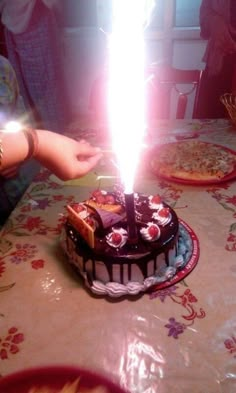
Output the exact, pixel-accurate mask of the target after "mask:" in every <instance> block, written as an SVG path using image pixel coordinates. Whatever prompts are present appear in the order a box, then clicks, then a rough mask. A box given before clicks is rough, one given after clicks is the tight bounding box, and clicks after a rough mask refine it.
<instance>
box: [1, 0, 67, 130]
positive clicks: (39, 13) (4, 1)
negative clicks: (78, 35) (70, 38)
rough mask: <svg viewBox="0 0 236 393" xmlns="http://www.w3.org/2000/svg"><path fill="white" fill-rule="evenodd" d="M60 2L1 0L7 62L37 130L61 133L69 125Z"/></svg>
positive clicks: (58, 0)
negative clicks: (14, 75)
mask: <svg viewBox="0 0 236 393" xmlns="http://www.w3.org/2000/svg"><path fill="white" fill-rule="evenodd" d="M60 5H61V1H60V0H0V13H1V22H2V24H3V26H4V33H5V41H6V48H7V54H8V56H7V57H8V59H9V61H10V63H11V64H12V66H13V67H14V70H15V72H16V76H17V80H18V83H19V86H20V91H21V94H22V97H23V100H24V104H25V107H26V110H27V111H28V113H29V114H31V115H32V116H33V119H34V121H35V126H36V127H38V128H43V129H49V130H52V131H55V132H59V133H62V132H64V131H65V130H66V128H67V126H68V123H69V122H70V111H69V106H68V101H69V100H68V98H67V91H66V84H65V75H64V71H63V58H62V51H63V46H62V34H61V32H62V28H60V27H61V25H60V23H59V21H60V18H62V16H61V13H60Z"/></svg>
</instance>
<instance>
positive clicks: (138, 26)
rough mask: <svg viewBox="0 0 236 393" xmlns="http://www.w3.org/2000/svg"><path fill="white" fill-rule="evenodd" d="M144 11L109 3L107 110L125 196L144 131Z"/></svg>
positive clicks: (127, 1) (139, 5) (123, 1)
mask: <svg viewBox="0 0 236 393" xmlns="http://www.w3.org/2000/svg"><path fill="white" fill-rule="evenodd" d="M144 9H145V0H113V24H112V33H111V36H110V42H109V87H108V108H109V118H110V126H111V131H112V141H113V150H114V151H115V153H116V155H117V160H118V166H119V170H120V175H121V179H122V182H123V183H124V186H125V193H132V192H133V183H134V178H135V172H136V168H137V164H138V159H139V153H140V150H141V145H142V139H143V134H144V129H145V124H144V123H145V122H144V120H145V118H144V108H145V101H144V99H145V94H144V58H145V56H144V35H143V26H144V22H145V20H144Z"/></svg>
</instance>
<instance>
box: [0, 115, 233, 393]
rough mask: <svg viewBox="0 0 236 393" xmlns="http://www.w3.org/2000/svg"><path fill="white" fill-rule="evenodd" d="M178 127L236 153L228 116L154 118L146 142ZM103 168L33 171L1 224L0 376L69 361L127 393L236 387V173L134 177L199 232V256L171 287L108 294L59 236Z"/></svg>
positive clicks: (86, 125) (219, 391)
mask: <svg viewBox="0 0 236 393" xmlns="http://www.w3.org/2000/svg"><path fill="white" fill-rule="evenodd" d="M85 129H86V131H84V130H85ZM93 130H95V131H96V132H95V134H94V135H97V136H98V135H100V134H101V135H102V133H103V132H102V130H103V128H102V126H100V125H98V124H97V125H96V124H94V123H93V122H88V121H87V120H86V121H84V122H81V123H80V130H79V131H78V133H79V134H80V133H81V131H82V133H81V134H83V133H85V134H86V133H87V135H89V133H90V134H91V135H93ZM99 133H100V134H99ZM176 136H181V137H183V138H186V137H193V138H200V139H201V140H204V141H211V142H214V143H218V144H223V145H225V146H227V147H230V148H233V149H235V150H236V132H235V130H234V129H233V128H232V127H231V125H230V123H228V121H226V120H221V119H220V120H212V121H207V120H206V121H200V120H189V121H187V120H186V121H182V122H165V121H163V122H161V123H160V124H158V125H156V126H155V125H153V127H152V128H151V129H150V130H149V142H150V141H152V143H155V142H156V141H157V140H158V141H159V142H160V143H162V142H166V141H174V140H176ZM98 139H99V137H98ZM150 143H151V142H150ZM104 168H105V164H104V163H101V168H97V169H96V174H94V173H90V174H89V175H87V176H86V177H84V178H83V179H79V180H76V181H72V182H62V181H60V180H59V179H57V178H56V177H55V176H54V175H52V174H51V173H50V172H48V171H47V170H42V171H41V172H40V173H39V174H38V175H37V177H36V178H35V180H34V181H33V182H32V184H31V185H30V187H29V188H28V190H27V192H26V193H25V194H24V196H23V198H22V199H21V200H20V202H19V203H18V205H17V207H16V208H15V210H14V211H13V213H12V214H11V216H10V218H9V220H8V221H7V222H6V224H5V225H4V227H3V228H2V231H1V237H0V250H1V251H0V292H1V293H0V297H1V300H0V324H1V330H0V374H1V375H2V376H3V375H6V374H10V373H12V372H15V371H17V370H21V369H22V368H29V367H34V366H44V365H52V364H53V365H61V364H66V365H73V366H75V365H77V366H80V367H81V366H82V367H85V368H89V369H91V370H94V371H96V372H98V373H100V374H103V375H108V376H109V378H110V379H111V380H112V381H114V382H118V383H119V384H120V385H121V386H123V387H124V388H127V389H128V390H129V391H130V392H132V393H167V392H168V393H169V392H172V393H179V392H181V393H187V392H188V393H189V392H192V393H235V391H236V312H235V310H236V296H235V288H236V286H235V283H236V281H235V280H236V258H235V256H236V254H235V252H236V182H235V181H232V182H229V183H221V184H217V185H211V186H190V185H181V184H175V183H173V182H172V183H171V182H168V181H163V180H161V179H157V178H156V177H155V176H154V175H153V174H151V173H146V175H145V176H143V174H140V176H139V178H138V179H137V184H136V190H138V191H140V192H146V193H157V192H158V193H160V194H161V195H162V196H163V198H164V199H165V200H168V203H170V204H171V206H173V207H174V208H175V209H176V212H177V214H178V216H179V217H180V218H181V219H183V220H184V221H185V222H186V223H188V225H189V226H190V227H191V228H192V229H193V230H194V232H195V234H196V235H197V237H198V240H199V244H200V257H199V261H198V263H197V265H196V267H195V269H194V270H193V271H192V272H191V273H190V274H189V275H188V276H187V277H185V279H184V280H183V281H181V282H179V283H177V284H175V285H174V286H171V287H168V288H166V289H163V290H159V291H155V292H153V293H151V294H143V295H139V296H134V297H124V298H118V299H112V298H107V297H97V296H94V295H92V294H91V293H90V292H89V291H88V290H86V289H85V287H84V284H83V281H82V280H81V279H80V278H78V276H76V275H75V273H74V272H73V271H72V270H71V268H70V266H69V264H68V263H67V261H66V258H65V256H64V254H63V252H62V250H61V248H60V245H59V239H60V232H61V228H62V225H63V220H64V213H65V211H66V210H65V206H66V205H67V204H68V203H69V202H71V201H78V200H83V199H84V198H85V197H87V196H88V192H89V191H90V190H93V189H94V188H95V187H96V186H97V182H96V177H97V174H99V173H100V172H99V171H100V170H101V171H104V170H105V169H104ZM106 182H107V184H106ZM106 186H108V180H104V182H103V183H102V187H106Z"/></svg>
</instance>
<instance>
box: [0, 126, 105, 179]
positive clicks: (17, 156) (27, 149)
mask: <svg viewBox="0 0 236 393" xmlns="http://www.w3.org/2000/svg"><path fill="white" fill-rule="evenodd" d="M32 157H34V158H35V159H36V160H37V161H39V162H40V163H41V164H42V165H43V166H45V167H46V168H48V169H49V170H50V171H52V172H53V173H54V174H55V175H56V176H58V177H59V178H60V179H62V180H70V179H75V178H79V177H81V176H84V175H86V173H88V172H89V171H90V170H92V169H93V168H94V167H95V166H96V165H97V163H98V161H99V160H100V158H101V157H102V153H101V150H100V149H99V148H96V147H93V146H91V145H90V144H89V143H88V142H86V141H83V140H82V141H79V142H78V141H75V140H74V139H72V138H69V137H67V136H64V135H61V134H57V133H54V132H51V131H46V130H24V131H18V132H15V133H7V132H2V133H1V132H0V174H3V173H5V172H6V171H7V169H8V168H11V167H14V166H17V165H19V164H21V163H22V162H24V161H26V160H29V159H30V158H32Z"/></svg>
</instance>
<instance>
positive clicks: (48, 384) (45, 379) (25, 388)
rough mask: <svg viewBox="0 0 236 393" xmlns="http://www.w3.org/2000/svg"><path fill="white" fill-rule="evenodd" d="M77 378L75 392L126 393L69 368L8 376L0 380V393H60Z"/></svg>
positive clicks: (86, 372)
mask: <svg viewBox="0 0 236 393" xmlns="http://www.w3.org/2000/svg"><path fill="white" fill-rule="evenodd" d="M78 378H79V382H78V389H77V390H76V392H77V391H78V392H80V391H81V392H84V393H90V391H91V392H93V393H95V392H96V390H95V388H98V387H104V388H106V391H107V393H128V392H127V391H124V390H123V389H122V388H121V387H119V386H118V385H116V384H114V383H113V382H111V381H110V380H109V379H107V378H106V377H104V376H101V375H98V374H96V373H94V372H92V371H89V370H85V369H81V368H77V367H69V366H48V367H41V368H32V369H27V370H22V371H18V372H16V373H13V374H9V375H7V376H5V377H2V378H0V393H30V392H31V391H32V392H34V393H37V390H38V389H39V390H40V391H42V390H41V389H45V390H43V391H45V392H46V391H47V392H48V393H57V392H58V393H60V392H61V390H62V388H63V387H64V386H65V385H66V384H67V383H69V384H71V383H73V382H75V381H76V380H77V379H78ZM46 389H47V390H46Z"/></svg>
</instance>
